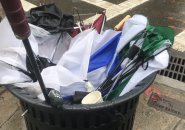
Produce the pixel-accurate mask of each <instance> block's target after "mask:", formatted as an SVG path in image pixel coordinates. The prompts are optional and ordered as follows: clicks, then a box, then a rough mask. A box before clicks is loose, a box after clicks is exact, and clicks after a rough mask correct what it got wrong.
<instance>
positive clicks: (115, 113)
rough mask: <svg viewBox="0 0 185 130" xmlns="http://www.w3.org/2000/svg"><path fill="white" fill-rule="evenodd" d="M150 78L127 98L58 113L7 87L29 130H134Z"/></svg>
mask: <svg viewBox="0 0 185 130" xmlns="http://www.w3.org/2000/svg"><path fill="white" fill-rule="evenodd" d="M155 76H156V73H154V74H152V75H150V76H148V77H147V78H146V79H144V80H143V81H142V82H141V83H140V84H138V85H137V86H136V88H135V89H133V90H132V91H130V92H129V93H127V94H125V95H124V96H121V97H118V98H115V99H113V100H111V101H106V102H103V103H100V104H94V105H64V108H63V109H62V110H57V109H55V108H53V107H51V106H49V105H47V104H46V103H45V102H43V101H40V100H39V99H37V98H36V97H33V96H32V95H30V94H29V93H26V92H25V91H24V90H22V89H20V88H17V87H16V86H6V87H7V88H8V89H9V91H10V92H12V93H13V94H14V95H15V96H16V97H17V98H18V99H19V100H20V104H21V107H22V110H23V112H25V111H27V113H25V115H24V118H25V123H26V126H27V130H132V127H133V123H134V118H135V112H136V108H137V104H138V100H139V95H140V94H141V93H142V92H143V91H144V90H145V89H147V88H148V86H149V85H150V84H151V83H152V82H153V80H154V79H155Z"/></svg>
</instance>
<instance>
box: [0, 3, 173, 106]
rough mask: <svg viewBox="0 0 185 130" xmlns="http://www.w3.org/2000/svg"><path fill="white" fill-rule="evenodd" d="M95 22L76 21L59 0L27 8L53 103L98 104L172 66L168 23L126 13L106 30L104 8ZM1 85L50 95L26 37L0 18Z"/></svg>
mask: <svg viewBox="0 0 185 130" xmlns="http://www.w3.org/2000/svg"><path fill="white" fill-rule="evenodd" d="M98 15H99V16H98V17H97V19H96V20H95V21H92V23H91V24H89V25H85V24H84V23H83V22H75V20H74V18H73V16H72V15H65V14H62V12H60V11H59V10H58V9H57V8H56V7H55V5H54V4H49V5H43V6H40V7H36V8H33V9H31V10H30V11H29V12H28V13H27V18H28V21H29V26H30V28H31V36H30V37H29V41H30V43H31V47H32V49H33V52H34V55H35V58H36V61H37V64H38V66H39V69H40V71H41V76H42V78H43V81H44V84H45V86H46V88H47V92H48V96H49V98H50V102H51V105H53V106H55V107H57V108H60V107H61V105H62V104H63V103H69V104H79V103H82V104H95V103H101V102H103V101H106V100H112V99H114V98H116V97H119V96H122V95H124V94H126V93H127V92H129V91H131V90H132V89H134V88H135V86H136V85H137V84H138V83H139V82H140V81H142V80H143V79H144V78H146V77H147V76H149V75H150V74H152V73H153V72H156V71H159V70H161V69H165V68H166V67H167V66H168V62H169V54H168V51H167V49H168V48H170V47H171V46H172V44H173V42H174V32H173V30H172V29H170V28H168V27H158V26H152V25H150V24H149V20H148V19H147V18H146V17H145V16H143V15H138V14H137V15H134V16H132V17H130V16H126V17H125V18H124V19H123V20H121V22H120V23H119V24H117V25H116V26H115V28H114V29H105V27H104V26H105V25H106V15H105V12H102V13H100V14H98ZM0 39H1V44H0V74H1V77H0V84H2V85H5V84H13V85H15V86H17V87H21V88H23V89H25V91H28V92H29V93H31V94H32V95H35V96H37V97H38V98H40V99H41V100H45V99H44V96H43V93H42V91H41V89H40V86H39V83H38V81H37V78H36V77H35V75H34V70H33V67H32V66H31V65H30V61H29V59H28V56H27V54H26V51H25V48H24V46H23V44H22V41H21V40H18V39H16V38H15V36H14V34H13V32H12V30H11V27H10V25H9V23H8V20H7V18H4V19H3V20H2V22H1V23H0Z"/></svg>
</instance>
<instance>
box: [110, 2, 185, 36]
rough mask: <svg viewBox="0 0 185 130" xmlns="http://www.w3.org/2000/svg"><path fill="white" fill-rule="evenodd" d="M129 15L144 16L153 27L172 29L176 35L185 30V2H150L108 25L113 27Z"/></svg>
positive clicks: (112, 20)
mask: <svg viewBox="0 0 185 130" xmlns="http://www.w3.org/2000/svg"><path fill="white" fill-rule="evenodd" d="M127 14H129V15H134V14H143V15H145V16H146V17H148V19H149V23H150V24H151V25H156V26H169V27H172V28H174V30H175V33H176V34H178V33H180V32H182V31H184V30H185V0H150V1H148V2H146V3H144V4H142V5H140V6H138V7H136V8H134V9H132V10H130V11H128V12H126V13H124V14H121V15H119V16H117V17H115V18H114V19H111V20H110V21H108V23H107V24H108V25H109V26H110V27H113V26H114V25H115V23H118V22H119V21H120V20H121V19H123V18H124V17H125V16H126V15H127Z"/></svg>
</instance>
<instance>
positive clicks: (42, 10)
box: [27, 4, 74, 33]
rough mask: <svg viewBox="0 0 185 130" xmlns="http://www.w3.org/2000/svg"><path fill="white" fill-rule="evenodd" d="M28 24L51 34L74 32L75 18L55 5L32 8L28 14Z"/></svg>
mask: <svg viewBox="0 0 185 130" xmlns="http://www.w3.org/2000/svg"><path fill="white" fill-rule="evenodd" d="M27 18H28V22H29V23H31V24H34V25H36V26H39V27H41V28H43V29H45V30H47V31H49V32H50V33H58V32H64V31H66V32H68V33H71V32H72V30H73V29H72V28H73V26H74V17H73V16H72V15H65V14H63V13H62V12H60V11H59V10H58V9H57V7H56V5H55V4H47V5H43V6H39V7H36V8H32V9H31V10H30V11H29V12H28V13H27Z"/></svg>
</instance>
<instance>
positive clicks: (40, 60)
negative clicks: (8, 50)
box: [26, 56, 56, 82]
mask: <svg viewBox="0 0 185 130" xmlns="http://www.w3.org/2000/svg"><path fill="white" fill-rule="evenodd" d="M36 62H37V64H38V67H39V70H40V72H41V71H42V70H43V69H44V68H47V67H49V66H55V65H56V64H54V63H52V62H51V61H50V60H49V59H47V58H44V57H40V56H36ZM26 67H27V69H28V71H29V72H31V74H30V78H31V79H32V80H33V81H34V82H36V81H37V78H36V77H35V74H34V69H33V68H32V66H31V63H30V60H29V58H28V56H27V57H26Z"/></svg>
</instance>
